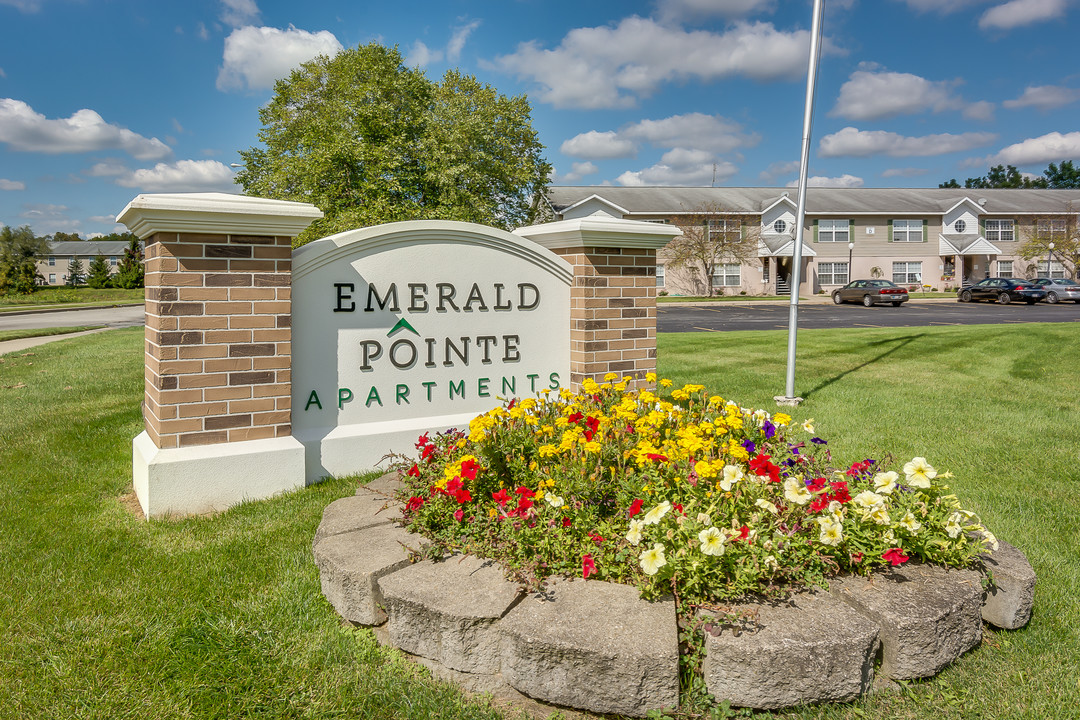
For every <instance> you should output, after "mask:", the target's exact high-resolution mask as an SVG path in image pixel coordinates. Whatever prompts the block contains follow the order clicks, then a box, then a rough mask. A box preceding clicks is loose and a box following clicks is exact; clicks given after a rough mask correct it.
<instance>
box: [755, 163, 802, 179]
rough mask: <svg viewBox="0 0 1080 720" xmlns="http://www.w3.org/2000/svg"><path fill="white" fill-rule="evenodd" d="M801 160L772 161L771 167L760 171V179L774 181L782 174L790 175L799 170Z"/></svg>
mask: <svg viewBox="0 0 1080 720" xmlns="http://www.w3.org/2000/svg"><path fill="white" fill-rule="evenodd" d="M799 164H800V163H799V161H798V160H788V161H787V162H774V163H770V164H769V167H767V168H765V169H764V170H762V171H761V172H760V173H758V179H759V180H761V181H762V182H765V183H772V182H775V181H776V178H778V177H780V176H781V175H790V174H791V173H795V172H799Z"/></svg>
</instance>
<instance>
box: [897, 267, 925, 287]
mask: <svg viewBox="0 0 1080 720" xmlns="http://www.w3.org/2000/svg"><path fill="white" fill-rule="evenodd" d="M892 281H893V282H894V283H896V284H897V285H910V284H912V283H921V282H922V263H921V262H894V263H893V264H892Z"/></svg>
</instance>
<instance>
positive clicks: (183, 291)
mask: <svg viewBox="0 0 1080 720" xmlns="http://www.w3.org/2000/svg"><path fill="white" fill-rule="evenodd" d="M145 258H146V342H145V345H146V404H145V407H144V413H143V414H144V419H145V426H146V432H147V434H148V435H149V436H150V438H151V439H152V440H153V441H154V444H155V445H157V447H159V448H163V449H164V448H177V447H189V446H195V445H211V444H215V443H225V442H238V441H243V440H260V439H266V438H274V437H286V436H289V435H290V432H291V430H290V402H291V385H290V367H291V348H290V335H291V330H290V321H291V317H292V315H291V311H292V304H291V269H292V239H291V238H289V237H274V236H265V235H216V234H189V233H173V232H159V233H156V234H154V235H152V236H151V237H149V238H147V239H146V249H145Z"/></svg>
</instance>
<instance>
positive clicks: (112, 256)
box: [37, 240, 128, 285]
mask: <svg viewBox="0 0 1080 720" xmlns="http://www.w3.org/2000/svg"><path fill="white" fill-rule="evenodd" d="M127 246H128V244H127V243H126V242H124V241H122V240H81V241H73V240H72V241H67V240H65V241H63V242H53V243H49V254H48V255H43V256H41V257H39V258H38V263H37V269H38V273H39V274H40V275H41V277H42V278H43V279H44V281H45V285H66V284H67V282H68V276H69V269H70V267H71V263H72V260H73V259H74V258H78V259H79V262H80V263H81V264H82V271H83V276H82V280H81V282H82V283H83V284H86V275H87V274H88V273H89V272H90V262H91V261H92V260H93V259H94V258H95V257H97V256H98V255H103V256H104V257H105V261H106V262H108V263H109V268H110V272H112V273H115V272H116V266H117V265H118V264H119V263H120V261H121V260H122V259H123V258H124V251H125V250H126V249H127Z"/></svg>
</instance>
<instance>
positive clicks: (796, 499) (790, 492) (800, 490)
mask: <svg viewBox="0 0 1080 720" xmlns="http://www.w3.org/2000/svg"><path fill="white" fill-rule="evenodd" d="M784 497H786V498H787V499H788V500H790V501H791V502H793V503H795V504H796V505H805V504H806V503H808V502H810V500H812V499H813V495H811V494H810V491H809V490H807V489H806V483H804V482H803V481H802V479H801V478H788V479H787V480H785V481H784Z"/></svg>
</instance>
